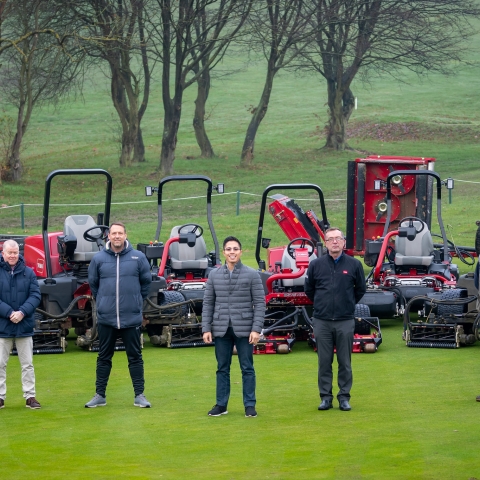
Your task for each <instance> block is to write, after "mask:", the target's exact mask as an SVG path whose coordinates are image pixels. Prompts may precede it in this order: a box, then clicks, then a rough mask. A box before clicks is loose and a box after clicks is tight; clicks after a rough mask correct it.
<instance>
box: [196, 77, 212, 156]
mask: <svg viewBox="0 0 480 480" xmlns="http://www.w3.org/2000/svg"><path fill="white" fill-rule="evenodd" d="M209 91H210V71H209V70H208V68H206V69H205V70H204V72H203V74H202V75H201V76H200V78H199V79H198V80H197V98H196V99H195V113H194V117H193V129H194V130H195V137H196V139H197V143H198V146H199V147H200V155H201V156H202V157H204V158H213V157H214V156H215V153H214V152H213V148H212V144H211V143H210V139H209V138H208V135H207V131H206V130H205V104H206V103H207V100H208V94H209Z"/></svg>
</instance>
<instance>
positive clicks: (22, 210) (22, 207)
mask: <svg viewBox="0 0 480 480" xmlns="http://www.w3.org/2000/svg"><path fill="white" fill-rule="evenodd" d="M20 225H21V227H22V230H25V205H24V204H23V203H21V204H20Z"/></svg>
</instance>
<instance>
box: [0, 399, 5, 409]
mask: <svg viewBox="0 0 480 480" xmlns="http://www.w3.org/2000/svg"><path fill="white" fill-rule="evenodd" d="M4 406H5V400H4V399H3V398H0V408H3V407H4Z"/></svg>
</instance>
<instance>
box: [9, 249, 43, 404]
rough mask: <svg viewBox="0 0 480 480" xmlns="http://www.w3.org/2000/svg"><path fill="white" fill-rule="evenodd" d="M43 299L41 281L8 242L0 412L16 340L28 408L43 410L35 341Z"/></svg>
mask: <svg viewBox="0 0 480 480" xmlns="http://www.w3.org/2000/svg"><path fill="white" fill-rule="evenodd" d="M40 299H41V296H40V288H39V287H38V282H37V277H36V276H35V273H34V272H33V270H32V269H31V268H29V267H27V266H25V262H24V261H23V257H22V256H21V255H20V253H19V248H18V243H17V242H15V241H14V240H6V241H5V242H4V244H3V250H2V258H1V259H0V408H3V407H4V406H5V396H6V393H7V386H6V371H7V363H8V359H9V357H10V351H11V350H12V345H13V340H15V346H16V348H17V353H18V358H19V360H20V365H21V367H22V388H23V396H24V398H25V399H26V407H28V408H34V409H37V408H40V403H39V402H38V401H37V400H36V398H35V371H34V369H33V339H32V336H33V329H34V327H35V319H34V314H35V309H36V308H37V307H38V306H39V305H40Z"/></svg>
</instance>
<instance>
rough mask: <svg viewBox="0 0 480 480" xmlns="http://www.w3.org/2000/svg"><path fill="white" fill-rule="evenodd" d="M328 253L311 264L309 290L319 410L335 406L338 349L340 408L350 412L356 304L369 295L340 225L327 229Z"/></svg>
mask: <svg viewBox="0 0 480 480" xmlns="http://www.w3.org/2000/svg"><path fill="white" fill-rule="evenodd" d="M325 244H326V246H327V250H328V254H327V255H323V256H321V257H319V258H316V259H315V260H312V262H311V263H310V265H309V267H308V270H307V275H306V277H305V293H306V295H307V297H308V298H310V300H312V301H313V333H314V335H315V340H316V342H317V352H318V389H319V392H320V398H321V400H322V402H321V403H320V406H319V407H318V409H319V410H329V409H330V408H332V406H333V405H332V400H333V394H332V379H333V371H332V363H333V354H334V349H335V350H336V354H337V362H338V378H337V381H338V388H339V392H338V394H337V399H338V403H339V407H340V410H343V411H349V410H351V407H350V403H349V400H350V389H351V388H352V382H353V376H352V365H351V357H352V344H353V335H354V331H355V320H354V314H355V305H356V304H357V303H358V302H359V300H360V299H361V298H362V297H363V296H364V295H365V290H366V285H365V275H364V272H363V267H362V264H361V263H360V262H359V261H358V260H357V259H356V258H353V257H350V256H348V255H346V254H345V253H343V248H344V246H345V238H344V237H343V234H342V232H341V231H340V230H339V229H338V228H336V227H330V228H329V229H327V231H326V232H325Z"/></svg>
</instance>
